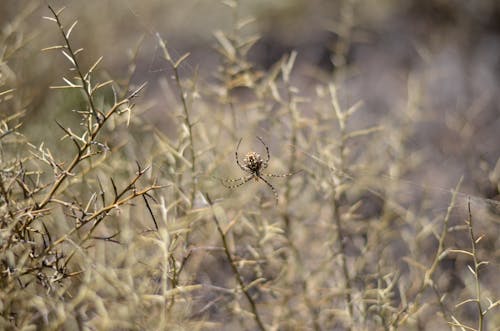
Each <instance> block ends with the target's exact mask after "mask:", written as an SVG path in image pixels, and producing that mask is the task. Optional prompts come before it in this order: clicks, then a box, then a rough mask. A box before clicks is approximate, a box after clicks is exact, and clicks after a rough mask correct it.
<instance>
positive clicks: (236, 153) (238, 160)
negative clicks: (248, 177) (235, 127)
mask: <svg viewBox="0 0 500 331" xmlns="http://www.w3.org/2000/svg"><path fill="white" fill-rule="evenodd" d="M242 140H243V138H240V140H239V141H238V145H237V146H236V151H235V152H234V156H235V157H236V163H237V164H238V166H239V167H240V168H241V170H243V171H244V172H248V170H247V169H246V168H245V167H243V166H242V165H241V163H240V159H239V157H238V150H239V148H240V144H241V141H242Z"/></svg>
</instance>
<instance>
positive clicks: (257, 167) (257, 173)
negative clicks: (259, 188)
mask: <svg viewBox="0 0 500 331" xmlns="http://www.w3.org/2000/svg"><path fill="white" fill-rule="evenodd" d="M242 139H243V138H240V140H239V141H238V145H237V146H236V151H235V152H234V155H235V158H236V164H238V166H239V167H240V169H241V170H243V171H244V172H246V173H247V174H248V175H247V176H244V177H240V178H235V179H224V178H217V179H219V180H220V181H221V183H222V185H224V186H225V187H226V188H229V189H232V188H236V187H239V186H242V185H243V184H245V183H248V182H249V181H250V180H252V179H255V181H256V182H258V181H259V179H261V180H262V181H263V182H264V183H265V184H266V185H267V186H268V187H269V188H270V189H271V191H273V194H274V198H275V199H276V204H278V192H277V191H276V189H275V188H274V186H273V185H272V184H271V183H270V182H269V181H267V180H266V179H265V178H264V177H263V176H267V177H289V176H292V175H294V174H295V173H288V174H266V173H263V172H262V170H264V169H266V168H267V166H268V165H269V159H270V155H269V148H268V147H267V145H266V144H265V143H264V141H263V140H262V139H261V138H260V137H257V139H258V140H259V141H260V142H261V143H262V145H264V148H265V149H266V159H265V160H264V159H262V157H261V156H260V154H259V153H256V152H249V153H247V154H246V155H245V157H244V158H243V161H242V163H240V158H239V156H238V150H239V148H240V144H241V140H242ZM231 182H239V183H237V184H234V185H226V183H231Z"/></svg>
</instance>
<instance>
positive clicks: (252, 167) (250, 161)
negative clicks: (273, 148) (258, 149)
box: [243, 152, 264, 181]
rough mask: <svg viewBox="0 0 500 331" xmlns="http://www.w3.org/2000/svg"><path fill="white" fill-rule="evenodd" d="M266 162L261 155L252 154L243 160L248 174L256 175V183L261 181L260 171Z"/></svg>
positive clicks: (248, 154)
mask: <svg viewBox="0 0 500 331" xmlns="http://www.w3.org/2000/svg"><path fill="white" fill-rule="evenodd" d="M263 164H264V160H262V158H261V157H260V154H259V153H255V152H250V153H247V155H245V157H244V158H243V167H244V168H246V169H247V170H248V172H250V173H252V174H254V175H255V181H258V180H259V176H260V170H261V169H262V165H263Z"/></svg>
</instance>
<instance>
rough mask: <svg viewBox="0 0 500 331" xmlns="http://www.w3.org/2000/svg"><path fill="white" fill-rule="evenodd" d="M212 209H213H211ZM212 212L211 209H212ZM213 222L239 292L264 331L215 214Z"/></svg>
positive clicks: (262, 330)
mask: <svg viewBox="0 0 500 331" xmlns="http://www.w3.org/2000/svg"><path fill="white" fill-rule="evenodd" d="M207 200H208V202H209V204H210V205H211V206H212V202H211V200H210V199H209V198H208V196H207ZM212 208H213V207H212ZM212 211H213V209H212ZM213 220H214V222H215V226H216V227H217V231H218V232H219V235H220V238H221V240H222V245H223V247H224V253H225V254H226V257H227V260H228V262H229V264H230V265H231V269H232V270H233V274H234V277H235V278H236V281H237V282H238V284H239V285H240V288H241V291H242V292H243V294H244V295H245V297H246V298H247V300H248V303H249V304H250V308H251V309H252V313H253V316H254V319H255V322H256V323H257V326H258V327H259V329H260V330H261V331H265V330H266V328H265V327H264V324H263V323H262V320H261V318H260V315H259V312H258V311H257V305H256V304H255V301H254V300H253V298H252V296H251V295H250V293H249V292H248V290H247V288H246V285H245V281H244V280H243V276H242V275H241V273H240V271H239V270H238V267H237V266H236V263H235V262H234V260H233V257H232V255H231V251H230V250H229V245H228V243H227V239H226V234H225V233H224V230H222V228H221V226H220V223H219V220H218V219H217V216H215V214H214V215H213Z"/></svg>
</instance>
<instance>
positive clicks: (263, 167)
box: [257, 136, 271, 169]
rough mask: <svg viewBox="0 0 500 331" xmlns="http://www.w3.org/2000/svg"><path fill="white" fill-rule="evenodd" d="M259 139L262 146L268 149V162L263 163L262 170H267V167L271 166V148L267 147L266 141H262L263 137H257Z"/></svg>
mask: <svg viewBox="0 0 500 331" xmlns="http://www.w3.org/2000/svg"><path fill="white" fill-rule="evenodd" d="M257 139H259V141H260V142H261V143H262V145H264V147H265V148H266V155H267V157H266V160H265V161H264V162H263V163H262V169H266V168H267V166H268V165H269V160H270V159H271V156H270V155H269V147H267V145H266V143H265V142H264V140H262V138H261V137H259V136H257Z"/></svg>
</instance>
